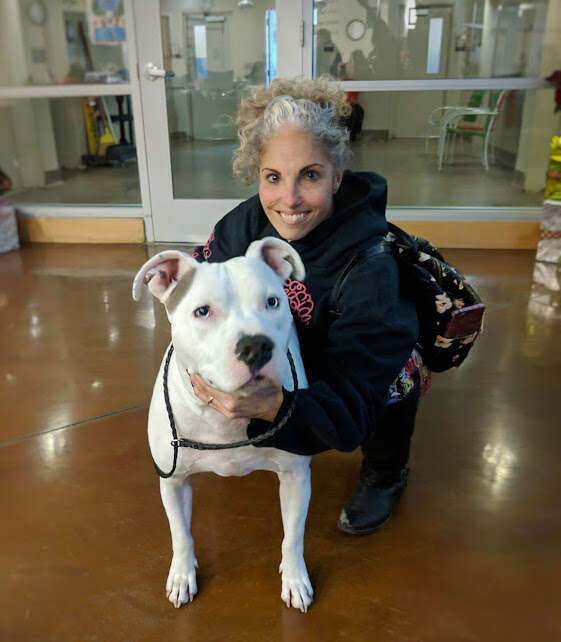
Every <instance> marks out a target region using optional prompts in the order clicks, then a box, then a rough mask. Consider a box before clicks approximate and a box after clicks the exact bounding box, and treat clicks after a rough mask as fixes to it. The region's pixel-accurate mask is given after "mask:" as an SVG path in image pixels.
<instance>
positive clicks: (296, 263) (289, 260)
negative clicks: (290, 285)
mask: <svg viewBox="0 0 561 642" xmlns="http://www.w3.org/2000/svg"><path fill="white" fill-rule="evenodd" d="M245 255H246V256H248V257H250V258H258V259H261V260H263V261H265V263H266V264H267V265H268V266H269V267H270V268H272V269H273V270H274V271H275V272H276V273H277V274H278V275H279V276H280V278H281V279H282V280H283V281H286V279H288V277H289V276H292V277H293V278H295V279H296V280H297V281H303V280H304V277H305V276H306V270H305V268H304V264H303V263H302V259H301V258H300V255H299V254H298V252H297V251H296V250H295V249H294V248H293V247H291V246H290V245H289V244H288V243H287V242H286V241H282V240H281V239H277V238H275V237H274V236H266V237H265V238H264V239H261V240H260V241H253V243H252V244H251V245H250V246H249V247H248V248H247V252H246V253H245Z"/></svg>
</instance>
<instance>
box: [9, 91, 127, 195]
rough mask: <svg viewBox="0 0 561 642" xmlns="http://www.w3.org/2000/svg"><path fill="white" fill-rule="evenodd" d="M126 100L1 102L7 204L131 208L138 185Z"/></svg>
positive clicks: (30, 100)
mask: <svg viewBox="0 0 561 642" xmlns="http://www.w3.org/2000/svg"><path fill="white" fill-rule="evenodd" d="M128 99H129V97H128V96H104V97H103V98H93V99H92V98H33V99H17V100H1V101H0V140H1V141H2V145H1V146H0V166H1V167H2V170H3V171H4V172H5V173H6V174H8V175H9V176H10V178H11V180H12V185H13V190H12V191H11V192H10V194H9V196H10V198H11V200H13V201H16V202H25V203H63V204H94V205H97V204H114V205H118V204H134V203H140V184H139V178H138V168H137V164H136V148H135V144H134V131H133V114H132V109H131V105H130V100H128Z"/></svg>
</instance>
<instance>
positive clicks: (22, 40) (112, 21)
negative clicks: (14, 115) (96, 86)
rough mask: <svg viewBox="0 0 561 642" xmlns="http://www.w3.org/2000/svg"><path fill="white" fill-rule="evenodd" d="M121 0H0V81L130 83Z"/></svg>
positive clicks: (19, 84)
mask: <svg viewBox="0 0 561 642" xmlns="http://www.w3.org/2000/svg"><path fill="white" fill-rule="evenodd" d="M123 3H124V1H123V0H115V2H112V3H105V5H107V7H108V10H107V11H106V10H105V9H103V8H101V7H102V5H103V3H99V2H87V3H86V2H68V1H65V0H50V1H49V2H48V3H47V2H45V1H44V0H43V1H42V2H39V1H38V0H29V1H28V2H23V1H22V2H17V1H15V2H14V1H13V0H0V42H1V43H2V46H1V47H0V85H5V86H22V85H53V84H55V85H56V84H76V83H88V82H90V83H91V82H96V83H115V82H119V83H120V82H128V80H129V71H128V54H127V41H126V38H127V35H128V32H127V26H126V24H125V18H124V10H123Z"/></svg>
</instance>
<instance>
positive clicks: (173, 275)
mask: <svg viewBox="0 0 561 642" xmlns="http://www.w3.org/2000/svg"><path fill="white" fill-rule="evenodd" d="M197 265H198V263H197V261H196V260H195V259H194V258H193V257H191V256H189V255H188V254H184V253H183V252H179V251H177V250H166V251H165V252H160V253H159V254H156V255H155V256H153V257H152V258H151V259H148V261H146V263H145V264H144V265H143V266H142V267H141V268H140V270H139V271H138V273H137V275H136V276H135V277H134V281H133V284H132V298H133V299H134V300H135V301H138V300H139V299H140V292H141V290H142V284H143V283H144V284H145V285H147V286H148V289H149V290H150V292H151V293H152V294H153V295H154V296H155V297H156V298H157V299H159V300H160V301H161V302H162V303H166V301H167V299H168V297H169V295H170V294H171V293H172V292H173V290H174V289H175V287H176V285H177V283H178V282H179V281H180V280H181V279H182V278H183V277H184V276H185V275H186V274H187V273H188V272H191V271H192V270H195V269H196V267H197Z"/></svg>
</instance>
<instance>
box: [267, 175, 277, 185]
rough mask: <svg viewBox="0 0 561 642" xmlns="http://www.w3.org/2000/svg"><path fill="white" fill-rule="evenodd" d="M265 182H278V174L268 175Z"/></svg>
mask: <svg viewBox="0 0 561 642" xmlns="http://www.w3.org/2000/svg"><path fill="white" fill-rule="evenodd" d="M267 180H268V181H269V183H276V182H277V181H278V180H279V175H278V174H269V175H268V176H267Z"/></svg>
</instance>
